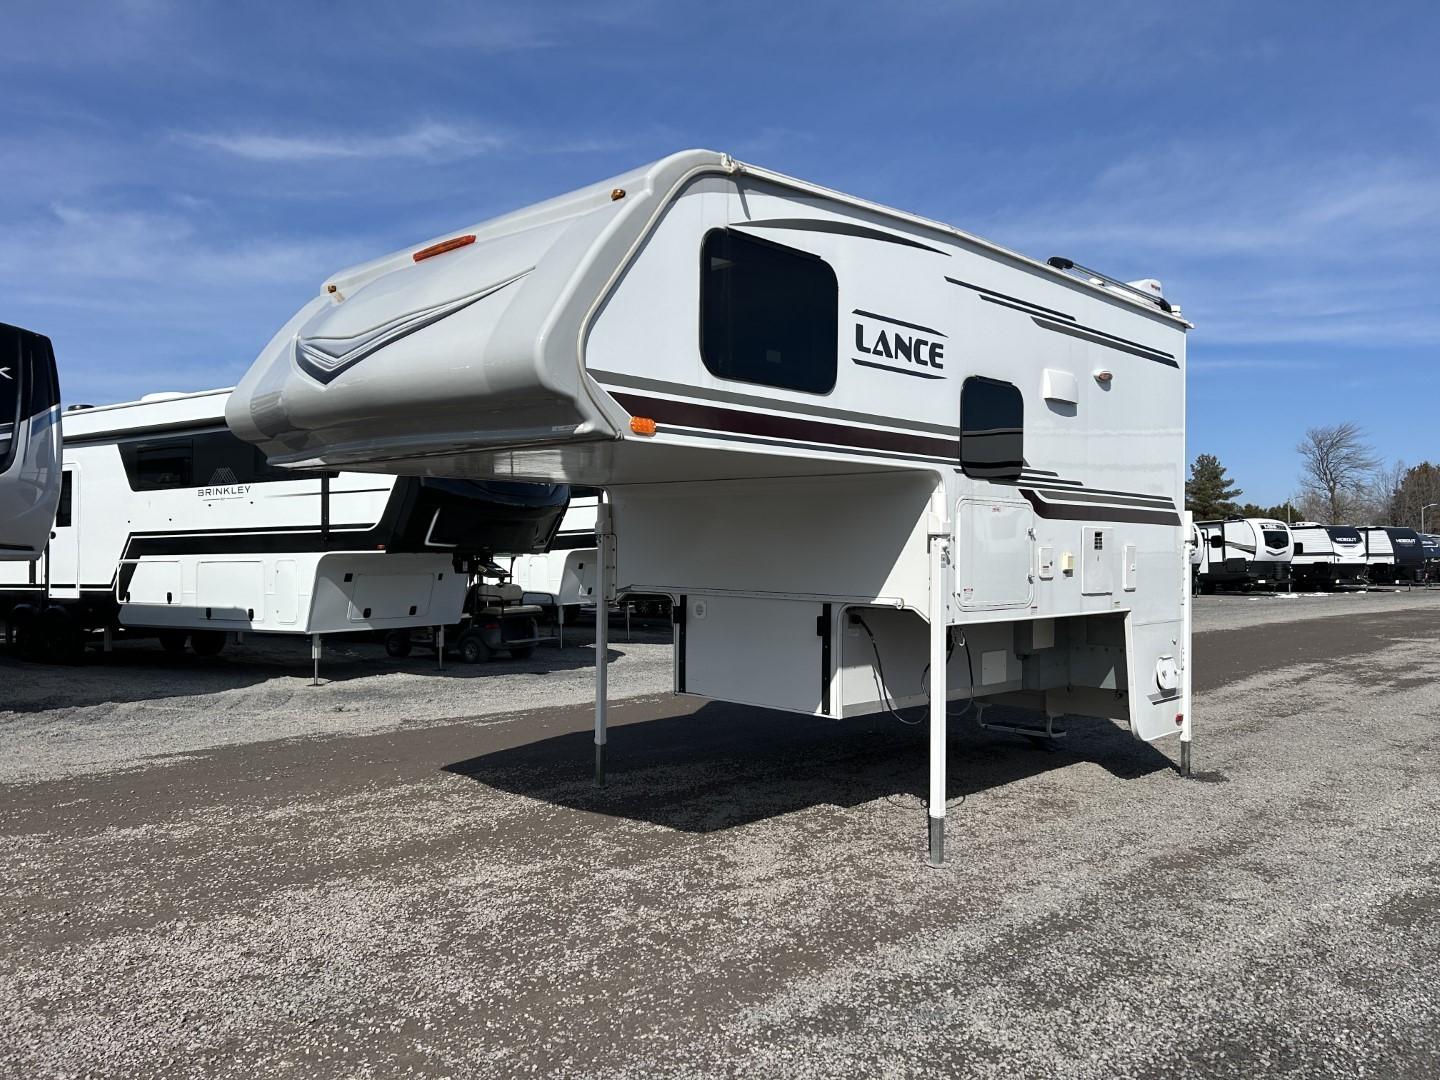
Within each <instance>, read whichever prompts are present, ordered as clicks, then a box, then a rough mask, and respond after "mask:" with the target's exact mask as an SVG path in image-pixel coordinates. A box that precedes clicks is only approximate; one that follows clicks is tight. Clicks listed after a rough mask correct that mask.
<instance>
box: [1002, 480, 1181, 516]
mask: <svg viewBox="0 0 1440 1080" xmlns="http://www.w3.org/2000/svg"><path fill="white" fill-rule="evenodd" d="M1020 494H1022V495H1024V496H1025V498H1026V500H1028V501H1029V503H1030V505H1031V506H1033V507H1034V508H1035V513H1037V514H1039V515H1040V516H1041V517H1042V518H1047V519H1049V520H1051V521H1121V522H1126V523H1128V524H1135V525H1179V524H1180V515H1179V514H1173V513H1166V512H1165V511H1161V510H1132V509H1129V508H1127V507H1119V506H1074V505H1071V506H1065V505H1063V504H1061V503H1047V502H1045V501H1044V500H1043V499H1041V498H1040V496H1039V495H1036V494H1035V492H1033V491H1030V490H1028V489H1025V488H1021V489H1020Z"/></svg>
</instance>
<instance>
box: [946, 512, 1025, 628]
mask: <svg viewBox="0 0 1440 1080" xmlns="http://www.w3.org/2000/svg"><path fill="white" fill-rule="evenodd" d="M956 516H957V518H958V519H959V537H960V539H959V544H958V547H959V551H958V557H959V570H960V575H959V581H958V583H957V585H958V590H959V593H960V606H961V607H963V608H967V609H970V610H983V609H987V608H1011V607H1029V606H1030V599H1031V596H1032V595H1033V593H1034V589H1035V586H1034V575H1035V539H1034V536H1033V535H1032V530H1031V526H1032V525H1033V524H1034V522H1035V511H1034V510H1032V509H1031V508H1030V504H1029V503H1028V502H1025V501H1024V500H1023V499H961V500H960V506H959V512H958V513H957V515H956Z"/></svg>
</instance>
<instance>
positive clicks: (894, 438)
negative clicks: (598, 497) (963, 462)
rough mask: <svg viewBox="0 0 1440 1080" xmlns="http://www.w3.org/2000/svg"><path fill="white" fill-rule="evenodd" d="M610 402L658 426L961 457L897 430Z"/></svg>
mask: <svg viewBox="0 0 1440 1080" xmlns="http://www.w3.org/2000/svg"><path fill="white" fill-rule="evenodd" d="M614 397H615V400H616V401H618V402H619V403H620V404H621V405H622V406H623V407H624V408H625V409H627V410H628V411H629V412H630V413H631V415H634V416H647V417H649V418H650V419H652V420H654V421H655V422H656V423H657V424H675V425H679V426H680V427H690V428H704V429H710V430H714V431H721V432H738V433H740V434H744V435H759V436H764V437H767V438H775V439H795V440H800V441H808V442H815V443H823V444H825V445H829V446H849V447H855V448H857V449H861V450H891V451H896V452H899V453H902V454H918V455H921V456H926V457H940V458H943V459H944V460H946V461H951V462H953V461H958V460H959V458H960V444H959V442H958V441H956V440H952V439H931V438H926V437H925V436H921V435H907V434H905V433H904V432H899V431H877V430H875V429H873V428H860V427H849V426H847V425H844V424H826V423H821V422H818V421H815V420H800V419H797V418H795V417H792V416H776V415H775V414H774V413H759V412H748V411H744V410H740V409H722V408H719V407H718V406H715V405H699V404H696V403H695V402H690V401H668V400H665V399H663V398H649V397H641V396H639V395H638V394H615V395H614Z"/></svg>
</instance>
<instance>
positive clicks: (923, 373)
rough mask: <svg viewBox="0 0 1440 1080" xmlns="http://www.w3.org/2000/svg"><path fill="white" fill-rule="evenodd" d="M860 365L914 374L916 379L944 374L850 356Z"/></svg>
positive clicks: (899, 373)
mask: <svg viewBox="0 0 1440 1080" xmlns="http://www.w3.org/2000/svg"><path fill="white" fill-rule="evenodd" d="M850 359H851V360H852V361H854V362H855V363H857V364H859V365H860V366H861V367H872V368H879V369H880V370H881V371H893V372H894V373H895V374H896V375H914V376H915V378H917V379H943V378H945V376H944V375H935V374H932V373H931V372H929V371H917V370H916V369H915V368H899V367H890V366H889V365H887V364H877V363H875V361H873V360H861V359H860V358H859V357H858V356H852V357H851V358H850Z"/></svg>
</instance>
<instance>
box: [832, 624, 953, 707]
mask: <svg viewBox="0 0 1440 1080" xmlns="http://www.w3.org/2000/svg"><path fill="white" fill-rule="evenodd" d="M851 616H852V618H854V620H855V621H856V622H857V623H859V624H860V628H861V629H862V630H864V631H865V636H866V637H868V638H869V639H870V651H871V653H873V654H874V656H875V682H876V689H878V690H879V691H880V703H881V705H882V706H883V707H884V709H885V711H886V712H887V713H889V714H890V715H891V716H893V717H894V718H895V719H896V720H898V721H900V723H902V724H904V725H905V726H906V727H919V726H920V725H921V724H923V723H924V722H925V720H924V718H923V717H922V718H921V719H918V720H906V719H905V717H903V716H901V715H900V712H899V710H898V709H897V708H896V706H895V702H894V701H893V700H892V699H891V697H890V686H889V684H888V683H887V682H886V679H885V666H884V664H882V663H881V661H880V644H879V642H877V641H876V640H875V632H874V631H873V630H871V629H870V624H869V623H867V622H866V621H865V616H864V615H862V614H861V613H860V612H858V611H855V612H851ZM945 637H946V641H947V644H948V648H946V650H945V666H946V667H949V666H950V658H951V657H952V656H954V655H955V629H954V628H953V627H952V628H951V629H948V630H946V631H945ZM960 647H961V648H962V649H964V650H965V674H966V676H967V677H968V678H969V680H970V700H969V701H967V702H966V703H965V707H964V708H963V709H961V710H960V711H959V712H957V713H952V712H950V711H949V710H948V709H947V710H946V711H945V716H946V718H948V719H952V720H959V719H961V718H962V717H965V716H968V715H969V714H970V713H971V712H972V711H973V710H974V708H975V666H974V664H973V663H972V661H971V657H970V643H969V642H968V641H966V640H965V632H964V631H963V630H962V631H960ZM929 680H930V664H929V662H928V661H927V662H926V664H925V669H924V670H923V671H922V672H921V673H920V689H921V693H923V694H924V695H925V697H926V700H927V701H928V700H929V697H930V681H929Z"/></svg>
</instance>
